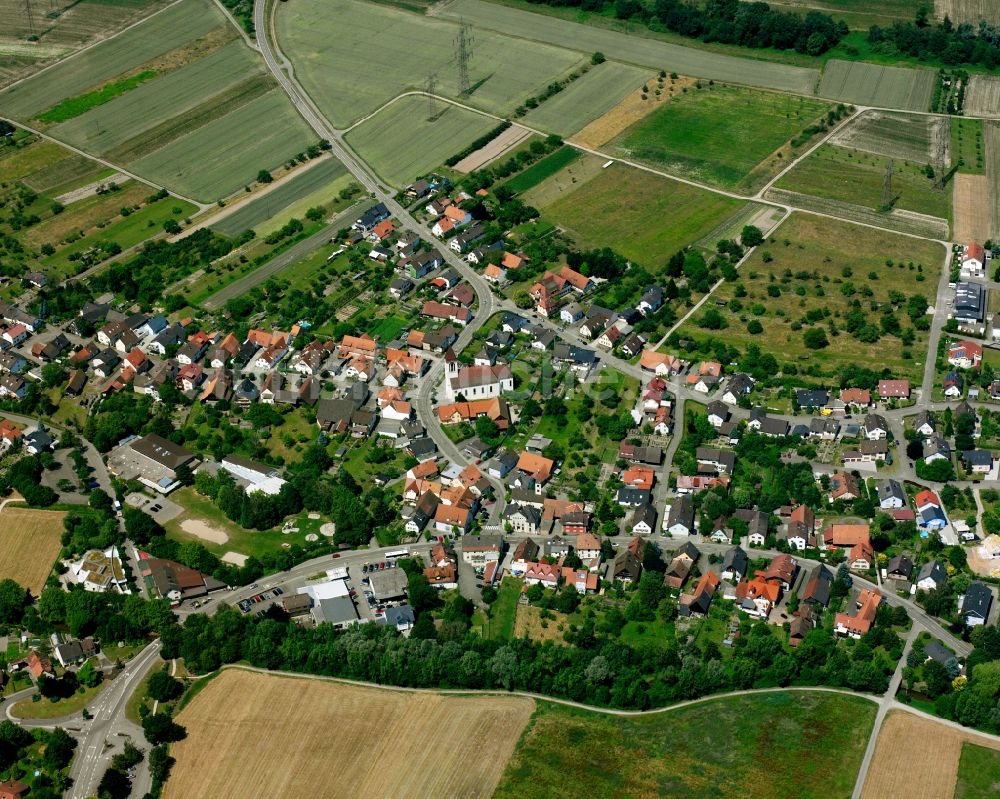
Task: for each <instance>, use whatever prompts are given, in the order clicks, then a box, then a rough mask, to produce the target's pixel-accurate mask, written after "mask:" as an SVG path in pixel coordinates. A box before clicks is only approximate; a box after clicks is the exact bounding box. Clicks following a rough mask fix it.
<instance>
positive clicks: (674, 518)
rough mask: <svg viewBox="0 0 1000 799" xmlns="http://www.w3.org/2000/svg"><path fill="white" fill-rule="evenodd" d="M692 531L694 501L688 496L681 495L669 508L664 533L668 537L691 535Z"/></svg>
mask: <svg viewBox="0 0 1000 799" xmlns="http://www.w3.org/2000/svg"><path fill="white" fill-rule="evenodd" d="M694 529H695V528H694V501H693V500H692V498H691V495H690V494H681V495H680V496H678V497H677V499H676V500H674V502H673V504H672V505H671V506H670V512H669V513H668V514H667V519H666V531H667V532H668V533H669V534H670V535H691V534H692V533H694Z"/></svg>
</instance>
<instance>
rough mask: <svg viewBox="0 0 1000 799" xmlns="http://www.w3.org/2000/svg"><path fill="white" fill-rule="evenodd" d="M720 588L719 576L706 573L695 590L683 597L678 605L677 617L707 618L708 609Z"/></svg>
mask: <svg viewBox="0 0 1000 799" xmlns="http://www.w3.org/2000/svg"><path fill="white" fill-rule="evenodd" d="M718 587H719V577H718V575H716V574H715V573H713V572H705V573H704V574H703V575H702V576H701V579H699V580H698V582H697V583H696V584H695V587H694V590H693V591H692V592H691V593H690V594H685V595H683V596H681V598H680V600H679V601H678V603H677V615H678V616H682V617H684V616H707V615H708V607H709V605H710V604H711V602H712V597H713V596H714V595H715V592H716V589H718Z"/></svg>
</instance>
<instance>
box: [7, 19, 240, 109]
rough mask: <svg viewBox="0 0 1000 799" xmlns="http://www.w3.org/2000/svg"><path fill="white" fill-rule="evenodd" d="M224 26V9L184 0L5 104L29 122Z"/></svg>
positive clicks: (10, 92) (50, 72) (11, 92)
mask: <svg viewBox="0 0 1000 799" xmlns="http://www.w3.org/2000/svg"><path fill="white" fill-rule="evenodd" d="M224 24H226V20H225V17H224V16H223V15H222V12H221V11H219V10H218V8H217V7H216V6H215V5H214V4H212V3H210V2H208V0H181V2H180V3H178V4H176V5H173V6H170V7H169V8H167V9H166V10H165V11H163V12H162V13H160V14H156V15H154V16H153V17H151V18H150V19H148V20H146V21H145V22H143V23H142V24H141V25H136V26H135V27H133V28H130V29H129V30H127V31H125V32H124V33H122V34H120V35H119V36H115V37H114V38H112V39H108V40H107V41H105V42H101V43H100V44H98V45H96V46H94V47H91V48H89V49H87V50H85V51H83V52H81V53H80V54H79V55H74V56H72V57H71V58H67V59H66V60H64V61H62V62H60V63H59V64H57V65H56V66H54V67H52V68H51V69H47V70H45V71H44V72H42V73H40V74H38V75H36V76H34V77H32V78H30V79H28V80H26V81H23V82H22V83H19V84H17V85H16V86H12V87H11V88H9V89H7V90H5V91H3V92H2V93H0V107H2V108H3V109H4V113H6V114H8V115H10V116H12V117H14V118H15V119H20V120H24V121H27V120H28V119H30V118H31V117H33V116H34V115H35V114H37V113H39V112H41V111H44V110H46V109H47V108H51V107H52V106H54V105H55V104H56V103H58V102H60V101H61V100H65V99H66V98H67V97H73V96H75V95H78V94H80V93H82V92H84V91H86V90H87V89H91V88H94V87H96V86H99V85H101V84H103V83H104V82H106V81H108V80H110V79H111V78H114V77H116V76H118V75H121V74H123V73H126V72H129V71H130V70H133V69H135V68H137V67H139V66H141V65H142V64H145V63H146V62H147V61H150V60H152V59H154V58H156V57H157V56H160V55H163V54H164V53H167V52H169V51H170V50H173V49H175V48H178V47H181V46H183V45H185V44H186V43H188V42H191V41H193V40H195V39H197V38H199V37H201V36H204V35H205V34H207V33H208V32H209V31H211V30H213V29H214V28H218V27H220V26H221V25H224Z"/></svg>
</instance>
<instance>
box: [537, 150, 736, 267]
mask: <svg viewBox="0 0 1000 799" xmlns="http://www.w3.org/2000/svg"><path fill="white" fill-rule="evenodd" d="M588 158H589V156H588ZM595 160H596V159H595ZM577 164H580V162H579V161H578V162H576V164H574V165H571V168H572V166H576V165H577ZM557 180H559V175H558V174H557V175H554V176H553V177H551V178H549V179H548V181H546V182H549V181H557ZM546 182H543V183H541V184H539V186H538V187H537V188H536V189H533V190H532V192H531V193H530V194H529V198H530V197H531V196H532V195H534V194H535V193H536V192H544V191H545V187H546ZM625 187H627V190H625ZM740 205H741V203H740V201H739V200H734V199H731V198H729V197H725V196H722V195H720V194H713V193H711V192H708V191H705V190H704V189H699V188H695V187H694V186H690V185H688V184H686V183H680V182H678V181H675V180H670V179H669V178H663V177H659V176H658V175H653V174H650V173H649V172H644V171H642V170H639V169H634V168H631V167H627V166H623V165H621V164H615V165H613V166H610V167H608V168H607V169H603V170H599V174H597V175H596V176H595V177H593V178H592V179H591V180H589V181H584V182H582V183H580V184H578V185H577V186H576V187H575V188H573V189H572V190H571V191H568V193H566V194H563V196H562V197H561V198H560V199H558V200H556V201H554V202H552V203H551V204H548V205H543V206H541V209H540V210H541V211H542V214H543V216H544V218H545V219H547V220H549V221H550V222H553V223H555V224H557V225H559V226H560V227H564V228H565V229H566V231H567V233H569V235H570V236H571V237H572V238H573V239H574V240H575V241H576V242H577V243H578V244H580V245H581V246H582V247H604V246H608V247H611V248H613V249H614V250H615V251H616V252H620V253H621V254H622V255H624V256H625V257H626V258H629V259H631V260H633V261H635V262H636V263H639V264H642V265H643V266H645V267H646V268H647V269H650V270H658V269H659V268H660V267H661V266H663V264H664V263H665V262H666V260H667V259H668V258H670V256H671V255H673V254H674V253H675V252H677V251H678V250H680V249H683V248H684V247H685V246H687V245H688V244H691V243H693V242H695V241H697V240H698V239H700V238H701V237H702V236H704V235H705V234H707V233H708V232H709V231H711V230H713V229H715V228H716V227H717V226H718V225H719V224H720V223H721V222H723V221H724V220H725V219H727V218H728V217H729V216H730V215H732V214H733V213H735V211H736V210H737V209H738V208H739V207H740Z"/></svg>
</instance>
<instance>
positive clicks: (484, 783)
mask: <svg viewBox="0 0 1000 799" xmlns="http://www.w3.org/2000/svg"><path fill="white" fill-rule="evenodd" d="M534 707H535V703H534V702H533V701H532V700H531V699H524V698H520V697H502V696H501V697H455V696H443V695H438V694H433V693H407V692H403V691H392V690H381V689H376V688H362V687H356V686H351V685H344V684H340V683H333V682H326V681H306V680H304V679H296V678H290V677H280V676H276V675H269V674H257V673H252V672H248V671H241V670H235V669H234V670H227V671H225V672H223V673H222V674H221V675H219V676H218V677H216V678H215V679H214V680H212V681H211V682H210V683H209V684H208V685H207V686H206V687H205V688H204V689H203V690H202V691H201V693H200V694H199V695H198V696H197V698H196V699H194V700H193V701H192V702H191V704H190V705H188V706H187V707H186V708H185V709H184V710H183V711H182V712H181V713H180V715H179V716H178V718H177V720H178V722H179V723H180V724H182V725H184V726H185V727H186V728H187V731H188V737H187V738H186V739H185V740H183V741H181V742H180V743H178V744H175V745H174V746H172V747H171V755H173V756H174V757H175V758H177V763H176V765H175V766H174V768H173V771H172V772H171V776H170V780H169V781H168V782H167V786H166V789H165V791H164V793H163V796H164V799H179V798H180V797H191V796H214V797H216V799H246V797H248V796H271V797H292V796H302V795H307V794H308V795H322V796H328V797H333V796H344V797H347V796H366V797H404V796H413V797H417V796H436V797H441V799H445V797H454V799H459V797H461V798H462V799H489V797H491V796H492V795H493V791H494V789H495V787H496V785H497V782H498V781H499V779H500V777H501V774H502V773H503V770H504V767H505V765H506V763H507V761H508V760H509V758H510V757H511V755H512V753H513V751H514V747H515V745H516V744H517V741H518V738H519V737H520V735H521V731H522V730H523V729H524V726H525V724H527V722H528V720H529V718H530V717H531V713H532V711H533V710H534Z"/></svg>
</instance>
